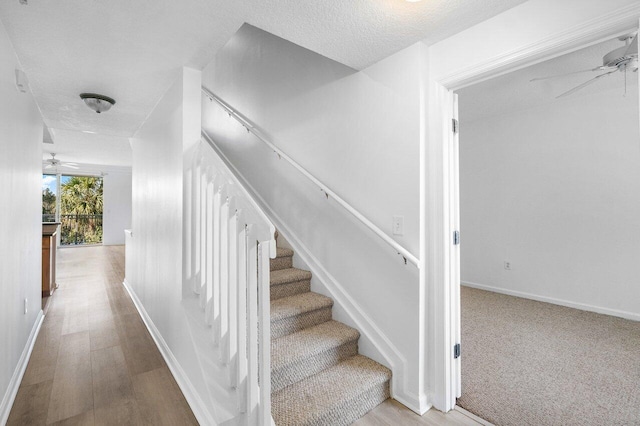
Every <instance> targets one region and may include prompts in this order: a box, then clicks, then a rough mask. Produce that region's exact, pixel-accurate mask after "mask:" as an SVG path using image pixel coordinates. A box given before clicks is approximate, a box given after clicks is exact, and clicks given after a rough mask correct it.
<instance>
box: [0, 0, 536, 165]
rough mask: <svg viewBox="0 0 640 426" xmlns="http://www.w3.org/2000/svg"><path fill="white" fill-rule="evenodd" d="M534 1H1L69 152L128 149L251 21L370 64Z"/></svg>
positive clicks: (49, 118)
mask: <svg viewBox="0 0 640 426" xmlns="http://www.w3.org/2000/svg"><path fill="white" fill-rule="evenodd" d="M524 1H525V0H483V1H478V0H423V1H421V2H418V3H409V2H406V1H405V0H350V1H344V0H320V1H317V0H316V1H311V0H135V1H131V0H28V5H26V6H25V5H21V4H20V3H19V1H18V0H2V1H1V2H0V20H1V21H2V23H3V24H4V26H5V27H6V30H7V32H8V34H9V37H10V38H11V41H12V42H13V45H14V48H15V50H16V52H17V54H18V57H19V59H20V61H21V63H22V65H23V67H24V71H25V72H26V74H27V76H28V78H29V81H30V86H31V89H32V92H33V94H34V96H35V97H36V100H37V102H38V105H39V106H40V109H41V111H42V113H43V116H44V119H45V123H46V125H47V126H48V127H50V128H52V129H53V133H54V137H53V139H54V144H53V145H45V149H48V150H49V151H51V150H54V149H57V150H58V151H60V152H61V153H62V148H60V149H59V148H58V147H57V146H56V145H59V144H60V146H64V149H67V147H69V150H70V151H69V152H68V154H69V155H70V156H72V152H71V147H74V148H79V147H81V146H83V145H82V144H83V143H84V141H85V140H86V141H88V142H87V144H89V145H92V144H93V142H92V141H95V140H97V138H91V137H89V136H87V134H86V133H81V131H93V132H97V133H98V134H100V135H103V136H104V139H102V140H100V141H99V142H96V143H97V144H99V143H104V144H105V145H106V146H120V144H121V140H120V138H126V137H130V136H132V135H133V134H134V133H135V132H136V130H137V129H138V128H139V127H140V125H141V124H142V122H143V121H144V119H145V117H146V116H147V115H148V114H149V113H150V112H151V110H152V109H153V107H154V105H155V104H156V102H157V101H158V100H159V99H160V97H161V96H162V94H163V93H164V91H165V90H166V89H167V88H168V87H169V85H170V83H171V82H172V81H173V80H174V79H175V77H176V76H177V72H178V70H179V69H180V68H181V67H182V66H185V65H186V66H190V67H194V68H196V69H201V68H203V67H204V66H205V65H206V64H208V63H209V62H210V61H211V60H212V59H213V57H214V55H215V53H216V51H217V50H218V49H219V48H220V47H222V46H223V45H224V44H225V43H226V42H227V41H228V40H229V39H230V38H231V36H232V35H233V34H234V33H235V32H236V31H237V29H238V28H239V27H240V26H241V25H242V24H243V23H245V22H247V23H250V24H252V25H254V26H256V27H259V28H261V29H263V30H266V31H269V32H271V33H273V34H275V35H278V36H280V37H282V38H285V39H287V40H290V41H292V42H294V43H297V44H299V45H301V46H304V47H306V48H308V49H311V50H313V51H315V52H317V53H320V54H322V55H324V56H327V57H329V58H331V59H334V60H337V61H339V62H342V63H344V64H346V65H349V66H351V67H353V68H356V69H362V68H364V67H366V66H368V65H370V64H372V63H375V62H377V61H379V60H380V59H382V58H385V57H387V56H389V55H391V54H393V53H395V52H397V51H398V50H401V49H403V48H404V47H407V46H409V45H411V44H413V43H414V42H417V41H419V40H425V41H426V42H427V43H433V42H436V41H438V40H441V39H444V38H446V37H448V36H450V35H452V34H455V33H457V32H459V31H461V30H463V29H465V28H468V27H470V26H472V25H474V24H476V23H479V22H481V21H483V20H486V19H488V18H490V17H492V16H494V15H496V14H498V13H500V12H502V11H505V10H507V9H509V8H511V7H513V6H516V5H518V4H520V3H523V2H524ZM81 92H97V93H102V94H105V95H107V96H111V97H113V98H115V99H116V102H117V103H116V105H115V106H114V108H113V109H112V110H111V111H109V112H108V113H103V114H100V115H98V114H95V113H93V112H92V111H90V110H89V109H88V108H86V107H85V105H84V104H83V103H82V102H81V101H80V99H79V97H78V94H79V93H81ZM67 138H68V140H67ZM52 147H55V148H52ZM103 154H105V152H103V151H100V152H96V153H94V161H93V162H94V163H96V162H97V161H106V158H105V157H103V156H102V155H103ZM73 155H80V154H77V153H75V152H74V153H73ZM129 158H130V157H129ZM129 161H130V160H129Z"/></svg>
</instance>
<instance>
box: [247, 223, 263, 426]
mask: <svg viewBox="0 0 640 426" xmlns="http://www.w3.org/2000/svg"><path fill="white" fill-rule="evenodd" d="M255 228H256V227H255V225H253V224H250V225H248V227H247V252H248V255H247V263H248V272H249V273H248V276H247V288H248V291H247V295H248V300H247V311H248V314H249V315H248V321H249V324H248V326H247V329H248V334H249V335H248V339H247V340H248V343H247V346H248V347H247V359H248V368H247V377H248V386H247V391H248V392H247V411H248V412H249V416H250V424H256V423H257V422H256V416H257V415H258V413H257V408H258V403H259V397H260V395H259V393H260V390H259V387H258V374H259V369H258V242H257V240H256V237H255Z"/></svg>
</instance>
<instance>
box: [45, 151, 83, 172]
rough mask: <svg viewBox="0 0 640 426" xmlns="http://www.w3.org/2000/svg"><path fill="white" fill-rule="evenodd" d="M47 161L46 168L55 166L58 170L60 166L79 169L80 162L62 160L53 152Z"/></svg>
mask: <svg viewBox="0 0 640 426" xmlns="http://www.w3.org/2000/svg"><path fill="white" fill-rule="evenodd" d="M45 162H46V163H47V165H46V166H45V169H51V168H53V169H56V170H57V169H58V167H66V168H68V169H78V163H71V162H62V161H60V160H58V159H57V158H56V154H55V153H53V152H52V153H51V158H49V159H48V160H46V161H45Z"/></svg>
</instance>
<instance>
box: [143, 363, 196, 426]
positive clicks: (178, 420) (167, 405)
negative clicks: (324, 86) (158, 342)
mask: <svg viewBox="0 0 640 426" xmlns="http://www.w3.org/2000/svg"><path fill="white" fill-rule="evenodd" d="M132 381H133V387H134V391H135V393H136V399H137V401H138V406H139V407H140V411H141V413H142V416H143V417H144V418H145V419H148V420H149V421H150V422H151V423H149V424H160V425H197V424H198V422H197V420H196V419H195V417H194V416H193V413H192V412H191V409H190V408H189V405H188V404H187V401H186V400H185V399H184V396H183V395H182V392H180V388H179V387H178V385H177V384H176V382H175V380H174V378H173V376H172V375H171V373H170V372H169V369H168V368H167V367H161V368H157V369H155V370H151V371H148V372H145V373H141V374H137V375H135V376H133V377H132Z"/></svg>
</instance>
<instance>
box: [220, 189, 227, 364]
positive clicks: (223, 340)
mask: <svg viewBox="0 0 640 426" xmlns="http://www.w3.org/2000/svg"><path fill="white" fill-rule="evenodd" d="M219 247H220V256H219V260H220V268H219V271H220V320H219V322H218V326H219V335H220V348H221V354H222V362H223V363H226V358H227V357H226V355H225V353H226V352H227V351H228V350H229V349H228V345H227V339H228V338H229V336H228V334H229V330H228V326H227V325H228V323H229V318H228V317H227V315H228V314H229V263H228V262H229V197H226V199H225V200H224V203H222V206H221V209H220V245H219Z"/></svg>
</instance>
